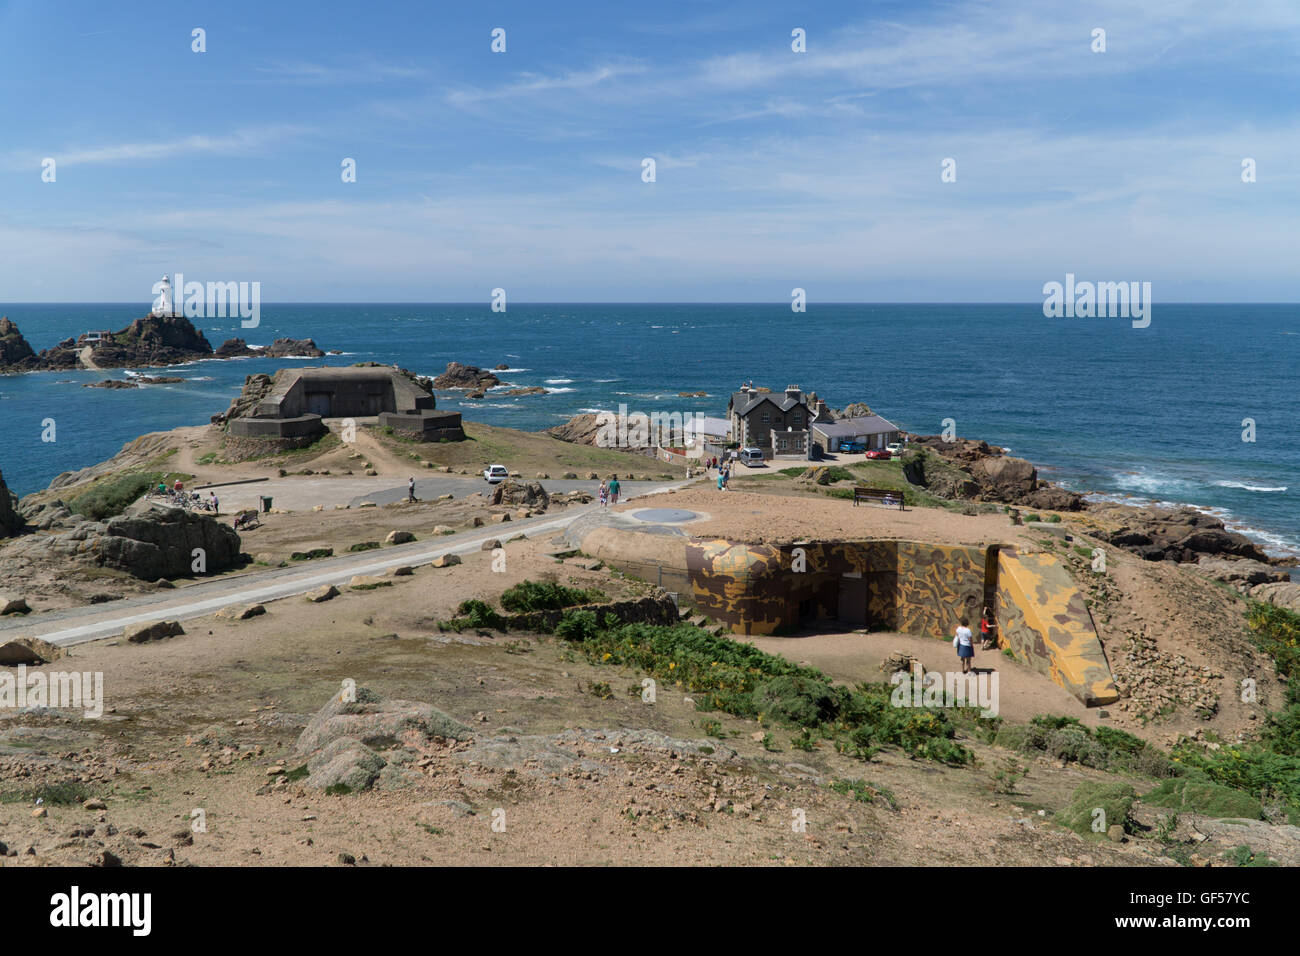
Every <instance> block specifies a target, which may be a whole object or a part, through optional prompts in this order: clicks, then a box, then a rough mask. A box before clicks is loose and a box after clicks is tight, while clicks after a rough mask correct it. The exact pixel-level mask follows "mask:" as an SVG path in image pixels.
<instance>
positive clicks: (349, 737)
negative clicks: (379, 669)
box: [294, 687, 472, 792]
mask: <svg viewBox="0 0 1300 956" xmlns="http://www.w3.org/2000/svg"><path fill="white" fill-rule="evenodd" d="M355 698H356V699H355V700H351V701H349V700H346V699H345V695H343V694H342V693H340V694H336V695H335V696H334V697H332V698H331V699H330V701H329V703H327V704H326V705H325V706H324V707H322V708H321V709H320V710H319V711H317V712H316V714H315V715H314V716H313V717H312V718H311V720H310V721H308V723H307V726H306V728H304V730H303V732H302V733H301V734H300V735H299V736H298V740H297V742H296V743H295V744H294V753H296V754H298V755H299V756H306V757H307V758H308V760H307V772H308V777H307V785H308V786H310V787H319V788H322V789H323V788H327V787H344V788H346V789H347V791H353V792H356V791H362V790H368V789H369V788H370V787H371V786H372V785H373V784H374V782H375V781H376V780H377V779H378V778H379V774H380V772H381V771H382V770H383V769H384V767H385V766H386V765H387V763H388V761H387V760H386V759H384V757H383V756H382V755H381V752H382V751H386V750H392V749H394V748H397V747H399V746H400V745H401V744H403V743H410V744H428V743H430V742H433V741H437V740H471V739H472V736H471V734H470V730H469V728H468V727H466V726H465V725H464V724H462V723H461V722H460V721H458V720H456V719H454V718H452V717H449V716H448V715H447V714H444V713H443V712H442V711H440V710H438V709H437V708H436V707H433V706H431V705H429V704H424V703H420V702H418V701H410V700H388V699H385V698H383V697H380V696H379V695H378V694H376V693H374V692H373V691H371V690H370V689H368V688H365V687H358V688H356V693H355Z"/></svg>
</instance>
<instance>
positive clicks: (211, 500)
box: [208, 491, 221, 515]
mask: <svg viewBox="0 0 1300 956" xmlns="http://www.w3.org/2000/svg"><path fill="white" fill-rule="evenodd" d="M208 507H209V508H211V509H212V513H213V514H214V515H219V514H221V510H220V509H221V502H220V501H218V500H217V493H216V492H215V491H209V492H208Z"/></svg>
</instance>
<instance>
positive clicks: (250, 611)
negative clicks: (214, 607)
mask: <svg viewBox="0 0 1300 956" xmlns="http://www.w3.org/2000/svg"><path fill="white" fill-rule="evenodd" d="M265 613H266V606H265V605H262V604H245V605H243V606H239V605H231V606H230V607H223V608H222V609H221V610H220V611H218V612H217V613H216V614H215V615H214V616H215V617H219V618H221V619H223V620H226V621H247V620H248V619H249V618H250V617H258V616H260V615H262V614H265Z"/></svg>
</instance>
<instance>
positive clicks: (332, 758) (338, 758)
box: [306, 737, 388, 792]
mask: <svg viewBox="0 0 1300 956" xmlns="http://www.w3.org/2000/svg"><path fill="white" fill-rule="evenodd" d="M387 763H388V761H386V760H384V758H383V757H381V756H379V754H377V753H375V752H374V751H373V750H371V749H370V748H369V747H367V746H366V745H365V744H363V743H361V741H359V740H353V739H351V738H348V737H340V738H338V739H336V740H331V741H330V742H329V743H328V744H326V745H325V746H324V747H323V748H321V750H320V751H319V752H318V753H317V754H315V755H314V756H313V757H312V758H311V759H310V760H308V761H307V781H306V783H307V786H309V787H315V788H317V789H320V790H325V789H328V788H330V787H340V788H346V792H360V791H362V790H369V789H370V787H371V786H372V785H373V784H374V782H375V781H376V780H377V779H378V778H379V772H380V771H381V770H383V769H384V767H385V766H386V765H387Z"/></svg>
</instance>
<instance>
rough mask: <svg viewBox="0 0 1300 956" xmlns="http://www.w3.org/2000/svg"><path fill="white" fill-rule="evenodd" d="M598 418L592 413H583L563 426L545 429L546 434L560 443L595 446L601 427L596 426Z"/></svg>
mask: <svg viewBox="0 0 1300 956" xmlns="http://www.w3.org/2000/svg"><path fill="white" fill-rule="evenodd" d="M597 418H598V416H597V415H595V414H593V413H592V412H583V413H582V414H580V415H574V416H573V417H572V418H570V419H569V420H568V421H567V422H565V423H564V424H563V425H556V426H554V427H553V428H548V429H546V434H548V435H550V436H551V437H553V438H558V439H559V440H560V441H567V442H572V443H573V444H575V445H595V444H596V436H597V435H598V434H599V432H600V429H601V426H600V425H598V424H597Z"/></svg>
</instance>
